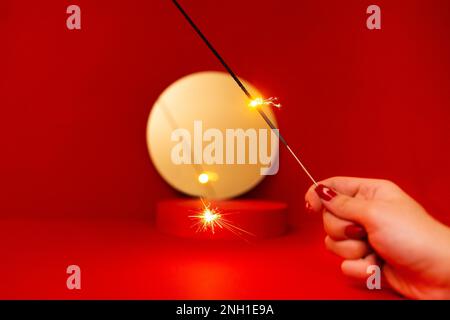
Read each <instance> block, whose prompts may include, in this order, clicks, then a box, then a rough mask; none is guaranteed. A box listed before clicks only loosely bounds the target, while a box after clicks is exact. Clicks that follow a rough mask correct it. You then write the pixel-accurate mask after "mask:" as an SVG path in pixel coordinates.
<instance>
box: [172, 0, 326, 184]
mask: <svg viewBox="0 0 450 320" xmlns="http://www.w3.org/2000/svg"><path fill="white" fill-rule="evenodd" d="M172 2H173V4H174V5H175V6H176V7H177V9H178V10H179V11H180V12H181V14H182V15H183V17H184V18H185V19H186V21H187V22H188V23H189V24H190V25H191V27H192V28H193V29H194V31H195V32H196V33H197V35H198V36H199V37H200V38H201V39H202V40H203V42H204V43H205V44H206V46H207V47H208V48H209V50H210V51H211V52H212V53H213V54H214V56H215V57H216V58H217V59H218V60H219V62H220V63H221V64H222V66H223V67H224V68H225V69H226V70H227V71H228V73H229V74H230V76H231V77H232V78H233V80H234V81H235V82H236V84H237V85H238V86H239V88H241V90H242V91H243V92H244V94H245V95H246V96H247V98H248V99H249V100H250V103H249V105H250V106H251V107H253V108H256V109H257V110H258V112H259V114H260V115H261V117H262V118H263V119H264V121H265V122H266V123H267V125H268V126H269V127H270V128H271V129H272V130H273V131H274V132H275V134H276V135H277V136H278V138H279V139H280V141H281V142H282V143H283V144H284V145H285V147H286V148H287V150H288V151H289V153H290V154H291V155H292V156H293V157H294V159H295V160H296V161H297V163H298V164H299V165H300V167H301V168H302V169H303V171H304V172H305V173H306V175H307V176H308V178H309V179H311V181H312V182H313V183H314V185H316V186H318V184H317V182H316V180H315V179H314V178H313V177H312V175H311V174H310V173H309V171H308V169H307V168H306V167H305V165H304V164H303V163H302V162H301V161H300V159H299V158H298V157H297V155H296V154H295V152H294V151H293V150H292V149H291V147H289V145H288V143H287V142H286V140H285V139H284V138H283V136H282V135H281V133H280V132H279V131H278V130H276V129H277V128H276V126H275V125H274V124H273V123H272V121H271V120H270V119H269V117H268V116H267V115H266V113H265V112H264V111H263V110H262V109H261V108H260V107H261V106H262V105H267V104H268V105H272V106H275V107H277V108H279V107H280V106H281V105H280V104H279V103H277V101H276V100H275V101H274V98H269V99H262V98H254V97H253V96H252V94H251V93H250V92H249V91H248V90H247V88H246V87H245V85H244V84H243V83H242V81H241V80H240V79H239V78H238V76H237V75H236V73H234V71H233V70H232V69H231V68H230V66H229V65H228V64H227V63H226V62H225V60H224V59H223V58H222V56H221V55H220V54H219V52H217V50H216V49H215V48H214V47H213V45H212V44H211V42H209V40H208V39H207V38H206V37H205V35H204V34H203V33H202V31H201V30H200V29H199V28H198V27H197V25H196V24H195V23H194V21H193V20H192V19H191V18H190V16H189V15H188V14H187V13H186V11H185V10H184V9H183V8H182V7H181V5H180V4H179V3H178V1H177V0H172ZM271 99H272V100H271Z"/></svg>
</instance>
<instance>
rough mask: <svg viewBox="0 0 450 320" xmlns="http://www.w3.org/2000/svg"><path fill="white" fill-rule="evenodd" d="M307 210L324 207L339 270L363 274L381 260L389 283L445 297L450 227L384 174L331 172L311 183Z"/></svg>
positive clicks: (414, 293)
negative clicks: (362, 175) (377, 177)
mask: <svg viewBox="0 0 450 320" xmlns="http://www.w3.org/2000/svg"><path fill="white" fill-rule="evenodd" d="M305 199H306V206H307V207H309V209H310V210H312V211H316V212H322V213H323V223H324V228H325V231H326V233H327V237H326V238H325V245H326V247H327V248H328V249H329V250H330V251H332V252H334V253H335V254H337V255H338V256H341V257H342V258H344V261H343V262H342V266H341V269H342V272H343V273H344V274H346V275H348V276H352V277H357V278H367V277H368V274H367V273H366V270H367V267H368V266H369V265H373V264H377V261H379V260H380V258H381V260H382V261H383V265H382V266H381V268H382V273H383V275H384V277H385V279H386V280H387V281H388V283H389V284H390V285H391V287H392V288H393V289H395V290H397V291H398V292H400V293H401V294H403V295H405V296H407V297H410V298H419V299H449V298H450V228H449V227H447V226H445V225H443V224H441V223H440V222H438V221H437V220H435V219H433V218H432V217H431V216H430V215H429V214H428V213H427V212H426V211H425V209H424V208H422V207H421V206H420V205H419V204H418V203H417V202H416V201H415V200H414V199H412V198H411V197H409V196H408V195H407V194H406V193H405V192H404V191H403V190H401V189H400V188H399V187H398V186H397V185H395V184H394V183H392V182H390V181H386V180H374V179H361V178H350V177H334V178H330V179H326V180H323V181H321V182H319V186H318V187H315V186H311V188H310V189H309V190H308V192H307V193H306V196H305Z"/></svg>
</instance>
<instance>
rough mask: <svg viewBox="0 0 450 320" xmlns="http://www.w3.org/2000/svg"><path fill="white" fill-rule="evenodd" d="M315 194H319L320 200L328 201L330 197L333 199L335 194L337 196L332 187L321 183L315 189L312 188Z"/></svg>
mask: <svg viewBox="0 0 450 320" xmlns="http://www.w3.org/2000/svg"><path fill="white" fill-rule="evenodd" d="M314 190H315V191H316V192H317V194H318V195H319V197H320V198H321V199H322V200H325V201H330V200H331V199H333V198H334V197H335V196H337V193H336V192H334V190H333V189H331V188H328V187H326V186H324V185H323V184H319V185H318V186H317V187H316V189H314Z"/></svg>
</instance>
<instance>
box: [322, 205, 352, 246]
mask: <svg viewBox="0 0 450 320" xmlns="http://www.w3.org/2000/svg"><path fill="white" fill-rule="evenodd" d="M352 224H353V222H350V221H348V220H343V219H341V218H338V217H337V216H335V215H334V214H332V213H330V212H329V211H328V210H325V211H324V212H323V228H324V230H325V232H326V233H327V234H328V235H329V236H330V237H331V238H332V239H333V240H346V239H348V237H347V235H346V234H345V229H346V228H347V227H348V226H350V225H352Z"/></svg>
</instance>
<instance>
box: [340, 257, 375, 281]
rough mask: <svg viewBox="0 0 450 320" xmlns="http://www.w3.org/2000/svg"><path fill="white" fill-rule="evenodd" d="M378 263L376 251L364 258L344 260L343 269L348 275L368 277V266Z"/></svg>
mask: <svg viewBox="0 0 450 320" xmlns="http://www.w3.org/2000/svg"><path fill="white" fill-rule="evenodd" d="M376 264H377V256H376V255H375V253H371V254H369V255H367V256H366V257H365V258H363V259H357V260H344V261H342V264H341V270H342V273H343V274H345V275H346V276H349V277H353V278H358V279H367V277H368V273H367V268H368V267H369V266H371V265H376Z"/></svg>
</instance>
